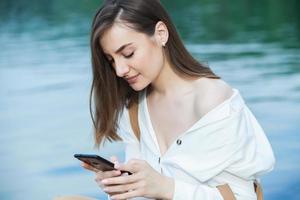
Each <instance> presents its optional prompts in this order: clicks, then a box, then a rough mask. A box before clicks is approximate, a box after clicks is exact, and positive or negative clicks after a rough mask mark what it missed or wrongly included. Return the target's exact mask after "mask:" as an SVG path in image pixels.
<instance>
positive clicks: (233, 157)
mask: <svg viewBox="0 0 300 200" xmlns="http://www.w3.org/2000/svg"><path fill="white" fill-rule="evenodd" d="M233 91H234V93H233V95H232V96H231V97H230V98H228V99H226V100H225V101H224V102H222V103H221V104H219V105H218V106H217V107H215V108H213V109H212V110H211V111H209V112H208V113H207V114H205V115H204V116H203V117H202V118H200V119H199V120H198V121H197V122H196V123H194V124H193V125H192V127H190V128H189V129H188V130H187V131H185V132H184V133H183V134H181V135H180V136H179V137H178V138H177V139H176V140H175V141H174V143H173V144H172V145H171V146H170V147H169V149H168V150H167V151H166V153H165V154H164V155H161V154H160V150H159V145H158V141H157V138H156V135H155V133H154V129H153V127H152V123H151V121H150V116H149V112H148V108H147V101H146V92H143V93H142V94H141V95H140V101H139V112H138V120H139V127H140V131H141V136H140V142H139V141H138V140H137V138H136V137H135V135H134V132H133V131H132V129H131V125H130V119H129V113H128V110H127V109H124V111H123V112H122V113H121V115H120V118H119V128H118V134H119V135H120V136H121V137H122V139H123V141H124V143H125V144H126V156H125V157H126V161H128V160H130V159H132V158H138V159H143V160H146V161H147V162H148V163H149V164H150V165H151V166H152V167H153V168H154V169H155V170H157V171H158V172H160V173H161V174H163V175H165V176H168V177H172V178H173V179H174V181H175V191H174V196H173V199H174V200H196V199H200V200H223V198H222V196H221V194H220V193H219V191H218V190H217V188H216V186H218V185H222V184H226V183H227V184H229V186H230V188H231V189H232V191H233V193H234V195H235V197H236V199H237V200H250V199H251V200H254V199H256V194H255V191H254V187H253V181H254V180H255V179H258V178H259V177H260V175H262V174H264V173H266V172H269V171H271V170H272V169H273V166H274V163H275V158H274V155H273V151H272V148H271V145H270V143H269V141H268V139H267V137H266V135H265V133H264V131H263V129H262V128H261V126H260V125H259V123H258V122H257V120H256V118H255V117H254V115H253V114H252V112H251V111H250V110H249V108H248V107H247V105H246V104H245V102H244V100H243V98H242V96H241V95H240V93H239V91H238V90H237V89H235V88H234V89H233ZM135 199H145V198H135Z"/></svg>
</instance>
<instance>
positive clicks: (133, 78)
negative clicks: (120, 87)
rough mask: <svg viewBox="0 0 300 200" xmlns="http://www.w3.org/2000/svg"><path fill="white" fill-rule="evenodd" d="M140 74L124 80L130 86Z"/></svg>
mask: <svg viewBox="0 0 300 200" xmlns="http://www.w3.org/2000/svg"><path fill="white" fill-rule="evenodd" d="M139 75H140V74H137V75H135V76H131V77H129V78H126V80H127V82H128V83H129V84H132V83H134V82H135V81H136V79H137V77H138V76H139Z"/></svg>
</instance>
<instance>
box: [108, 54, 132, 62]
mask: <svg viewBox="0 0 300 200" xmlns="http://www.w3.org/2000/svg"><path fill="white" fill-rule="evenodd" d="M133 55H134V52H132V53H131V54H129V55H123V56H124V58H127V59H129V58H131V57H132V56H133ZM107 60H108V62H109V63H110V64H111V65H112V64H114V63H115V61H114V59H112V58H107Z"/></svg>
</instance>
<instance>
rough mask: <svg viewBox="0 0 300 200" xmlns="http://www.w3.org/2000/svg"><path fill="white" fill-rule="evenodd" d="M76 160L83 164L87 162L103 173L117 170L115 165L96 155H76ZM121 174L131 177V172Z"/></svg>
mask: <svg viewBox="0 0 300 200" xmlns="http://www.w3.org/2000/svg"><path fill="white" fill-rule="evenodd" d="M74 157H75V158H77V159H78V160H81V161H82V162H85V163H87V164H89V165H91V166H93V167H95V168H96V169H99V170H101V171H111V170H116V169H115V168H114V163H112V162H110V161H108V160H106V159H105V158H102V157H101V156H98V155H94V154H75V155H74ZM121 173H122V174H123V173H128V175H131V172H128V171H122V170H121Z"/></svg>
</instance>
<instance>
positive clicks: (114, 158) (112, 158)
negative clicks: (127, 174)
mask: <svg viewBox="0 0 300 200" xmlns="http://www.w3.org/2000/svg"><path fill="white" fill-rule="evenodd" d="M110 160H111V162H113V163H114V164H115V167H118V166H119V164H120V163H119V161H118V158H117V157H116V156H111V157H110Z"/></svg>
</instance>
